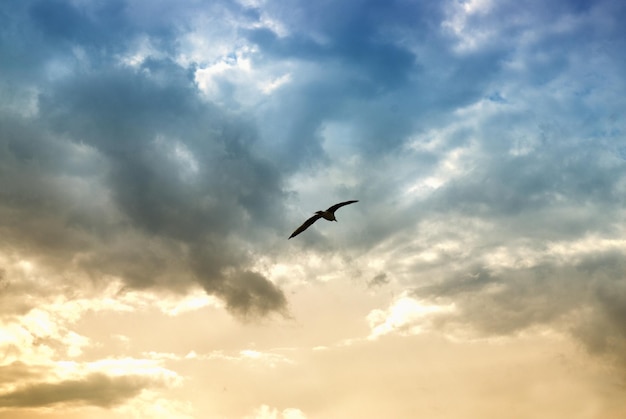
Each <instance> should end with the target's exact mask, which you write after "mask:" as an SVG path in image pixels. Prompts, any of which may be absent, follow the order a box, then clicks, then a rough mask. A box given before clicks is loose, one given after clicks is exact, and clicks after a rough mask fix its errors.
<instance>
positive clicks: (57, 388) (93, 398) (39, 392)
mask: <svg viewBox="0 0 626 419" xmlns="http://www.w3.org/2000/svg"><path fill="white" fill-rule="evenodd" d="M154 385H160V384H159V383H155V382H153V381H152V380H151V379H149V378H148V377H142V376H116V377H112V376H107V375H106V374H102V373H93V374H90V375H87V376H85V377H83V378H81V379H75V380H64V381H60V382H57V383H53V382H42V383H35V384H30V385H27V386H24V387H21V388H17V389H15V390H13V391H10V392H7V393H4V394H0V406H2V407H21V408H23V407H42V406H51V405H55V404H60V403H64V404H79V405H84V404H89V405H94V406H99V407H105V408H108V407H112V406H115V405H118V404H121V403H124V402H125V401H126V400H128V399H131V398H133V397H135V396H137V395H138V394H139V393H140V392H141V391H142V390H143V389H144V388H147V387H152V386H154Z"/></svg>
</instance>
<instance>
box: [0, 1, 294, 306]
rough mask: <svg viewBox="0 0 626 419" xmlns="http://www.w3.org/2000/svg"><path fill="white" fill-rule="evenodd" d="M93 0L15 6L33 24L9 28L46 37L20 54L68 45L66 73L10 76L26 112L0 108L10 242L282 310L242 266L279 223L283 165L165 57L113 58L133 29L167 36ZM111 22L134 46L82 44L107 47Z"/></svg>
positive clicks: (34, 253) (49, 259)
mask: <svg viewBox="0 0 626 419" xmlns="http://www.w3.org/2000/svg"><path fill="white" fill-rule="evenodd" d="M92 7H95V9H92ZM97 7H98V6H94V5H92V4H88V5H86V8H85V9H80V10H79V9H78V8H75V7H74V6H73V5H71V4H69V3H67V2H55V3H54V4H52V3H49V2H33V3H32V6H31V7H29V8H27V9H20V10H18V11H12V12H11V14H20V13H23V15H21V16H20V17H19V18H20V19H22V20H24V21H26V22H29V23H30V25H24V26H23V27H20V28H14V29H15V30H16V31H18V32H20V33H21V36H22V37H23V38H24V39H26V40H30V39H35V38H36V37H37V36H38V31H42V32H43V33H44V34H45V35H46V37H45V40H41V44H42V46H41V47H40V48H38V49H36V50H29V52H28V55H29V56H32V58H33V60H41V61H42V63H43V62H46V61H48V60H49V58H48V57H46V56H45V54H44V52H43V51H44V48H43V45H44V44H45V45H46V46H47V47H48V48H49V49H54V50H56V51H57V56H61V55H59V54H64V55H63V58H62V59H61V61H59V62H58V65H60V66H62V67H63V68H64V69H65V70H64V73H63V74H61V73H59V74H56V73H55V75H54V77H52V78H50V77H48V76H49V75H48V76H47V75H45V74H32V75H31V78H30V79H29V80H28V81H27V82H26V81H24V80H21V79H20V76H19V75H13V80H15V81H17V82H18V83H17V85H16V86H17V87H16V89H18V90H20V89H26V88H28V86H29V84H34V85H35V86H36V90H37V91H38V95H37V100H36V112H34V114H27V115H19V114H16V113H15V112H14V110H13V109H14V108H11V107H9V109H8V110H7V111H5V112H2V114H1V115H0V119H1V120H2V121H3V123H2V127H3V128H2V140H1V141H2V153H1V154H0V167H1V168H2V171H3V174H4V175H3V180H2V184H3V193H2V201H1V205H0V212H1V213H2V215H3V217H2V218H3V221H4V222H3V228H4V230H5V237H6V238H7V239H8V240H10V242H11V243H12V247H13V248H14V249H15V250H16V251H17V252H18V254H22V255H23V256H22V257H24V258H26V257H28V258H29V259H30V260H32V261H36V262H37V263H39V264H42V265H45V266H48V267H55V268H56V269H57V270H61V269H62V270H68V269H70V270H73V271H75V272H83V273H87V274H88V275H89V276H90V277H92V278H98V277H100V278H102V277H105V276H113V277H119V278H122V280H123V281H124V282H125V283H126V284H127V285H128V286H129V287H130V288H146V287H150V286H155V285H159V286H162V287H167V288H171V289H175V290H176V289H179V290H182V289H185V288H187V287H188V286H189V284H191V283H193V282H196V283H198V284H200V285H201V286H202V287H203V288H204V289H205V290H206V291H207V292H209V293H211V294H214V295H217V296H219V297H220V298H223V299H224V300H225V301H226V303H227V308H228V309H230V310H232V312H233V313H235V314H240V315H242V316H248V315H265V314H268V313H270V312H285V310H286V300H285V297H284V295H283V293H282V291H281V290H280V289H279V288H278V287H277V286H276V285H274V284H273V283H271V282H270V281H269V280H268V279H267V278H265V277H263V276H262V275H260V274H259V273H256V272H252V271H251V270H250V268H249V266H250V265H251V263H252V262H253V260H254V254H253V253H252V252H250V251H249V250H248V249H251V248H253V245H251V242H252V240H250V239H252V238H253V237H254V236H255V235H256V238H254V241H260V240H263V238H264V237H267V236H268V235H271V234H273V231H274V230H275V229H277V228H279V227H282V222H281V219H280V218H277V217H275V214H277V213H281V212H283V208H282V202H281V201H282V197H283V196H284V187H283V180H282V176H281V174H280V173H279V172H278V171H277V170H276V168H275V167H274V166H273V165H272V164H270V162H269V161H267V160H266V159H264V158H263V157H262V156H259V155H257V154H256V153H255V151H254V144H255V142H256V137H257V134H256V132H255V129H254V127H253V125H252V123H251V121H248V120H246V118H244V117H243V116H239V115H235V114H232V113H229V112H228V111H226V110H224V109H220V108H218V107H217V106H214V105H212V104H211V103H208V102H206V101H204V100H203V99H202V98H201V95H200V92H199V91H198V89H197V87H196V85H195V83H194V80H193V74H190V72H189V70H188V69H186V68H183V67H181V66H180V65H178V64H176V63H175V62H174V61H172V59H170V58H167V57H166V58H160V59H157V58H146V59H145V60H144V61H143V62H141V64H138V65H137V66H136V67H127V66H124V65H120V64H119V63H117V62H116V60H115V57H116V56H117V54H120V53H122V52H124V51H125V49H126V48H129V47H130V46H132V41H133V40H134V38H135V37H138V36H140V35H141V34H145V33H148V34H149V35H153V36H154V37H156V38H154V39H169V38H168V36H169V35H168V34H167V33H163V32H159V31H158V30H156V29H154V31H155V32H154V33H153V32H151V31H152V30H153V29H146V28H140V27H136V26H134V23H133V22H131V21H130V20H129V19H128V13H129V10H128V9H126V8H125V7H122V3H118V4H117V6H111V8H110V9H107V10H105V11H106V12H107V13H102V14H100V13H99V12H101V11H102V10H99V9H97ZM48 12H50V13H48ZM61 22H64V23H63V24H61ZM68 22H69V23H68ZM72 22H75V23H76V24H72ZM109 25H116V26H122V27H123V28H125V29H124V30H123V31H122V32H123V33H125V34H126V35H128V37H129V41H126V42H121V43H119V44H117V45H118V47H117V48H116V49H114V50H113V51H107V53H106V54H105V55H107V57H108V58H107V59H105V60H102V56H100V55H99V54H98V53H96V52H95V50H93V49H91V48H92V47H94V46H101V45H103V44H109V43H111V42H112V40H111V39H109V38H108V37H109V36H114V35H111V34H109V32H111V31H106V30H103V28H106V27H109ZM35 28H37V29H35ZM77 48H82V49H81V50H80V51H81V52H80V53H78V52H77V51H78V49H77ZM42 65H43V67H45V66H46V64H42ZM54 65H55V66H57V67H58V65H57V64H54ZM66 73H67V76H66V75H65V74H66ZM69 75H71V77H70V76H69ZM15 106H16V107H17V106H19V104H18V103H15ZM256 226H258V227H256ZM250 229H252V230H254V231H256V232H257V233H253V234H250V233H251V230H250ZM242 239H243V240H244V241H245V242H247V243H248V244H247V246H246V247H247V248H245V247H242V246H240V244H241V240H242ZM26 249H28V251H27V250H26ZM2 250H3V251H5V252H6V251H8V249H6V248H5V249H2ZM27 253H28V254H27ZM68 261H70V262H69V266H68Z"/></svg>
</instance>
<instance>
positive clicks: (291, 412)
mask: <svg viewBox="0 0 626 419" xmlns="http://www.w3.org/2000/svg"><path fill="white" fill-rule="evenodd" d="M244 419H306V415H305V414H304V413H303V412H302V411H301V410H300V409H295V408H287V409H284V410H282V411H279V410H278V409H276V408H272V407H270V406H268V405H262V406H261V407H259V408H257V409H256V410H255V411H254V413H253V414H252V415H249V416H246V417H245V418H244Z"/></svg>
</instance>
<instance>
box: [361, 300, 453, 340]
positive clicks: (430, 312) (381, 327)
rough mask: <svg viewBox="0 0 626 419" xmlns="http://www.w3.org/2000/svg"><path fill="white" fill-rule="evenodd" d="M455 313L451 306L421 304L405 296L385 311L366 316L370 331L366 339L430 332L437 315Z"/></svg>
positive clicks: (372, 312)
mask: <svg viewBox="0 0 626 419" xmlns="http://www.w3.org/2000/svg"><path fill="white" fill-rule="evenodd" d="M454 311H455V307H454V305H453V304H450V305H434V304H428V303H425V302H421V301H419V300H417V299H415V298H412V297H409V296H407V295H405V296H402V297H400V298H398V299H397V300H396V301H395V302H394V303H393V305H391V307H389V308H388V309H387V310H381V309H376V310H372V311H371V312H370V313H369V314H368V315H367V322H368V324H369V327H370V329H371V332H370V335H369V336H368V339H370V340H375V339H378V338H380V337H382V336H385V335H388V334H391V333H397V334H401V335H416V334H420V333H424V332H428V331H430V330H432V328H433V323H434V322H435V321H436V319H437V315H441V314H446V313H452V312H454Z"/></svg>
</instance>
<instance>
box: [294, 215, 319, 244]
mask: <svg viewBox="0 0 626 419" xmlns="http://www.w3.org/2000/svg"><path fill="white" fill-rule="evenodd" d="M320 218H322V216H321V215H319V214H315V215H314V216H313V217H311V218H309V219H308V220H306V221H305V222H304V223H303V224H302V225H301V226H300V227H298V228H297V229H296V231H294V232H293V233H291V236H289V238H292V237H296V236H297V235H298V234H300V233H302V232H303V231H304V230H306V229H307V228H309V227H310V226H311V224H313V223H314V222H316V221H317V220H319V219H320ZM287 240H289V239H287Z"/></svg>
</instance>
